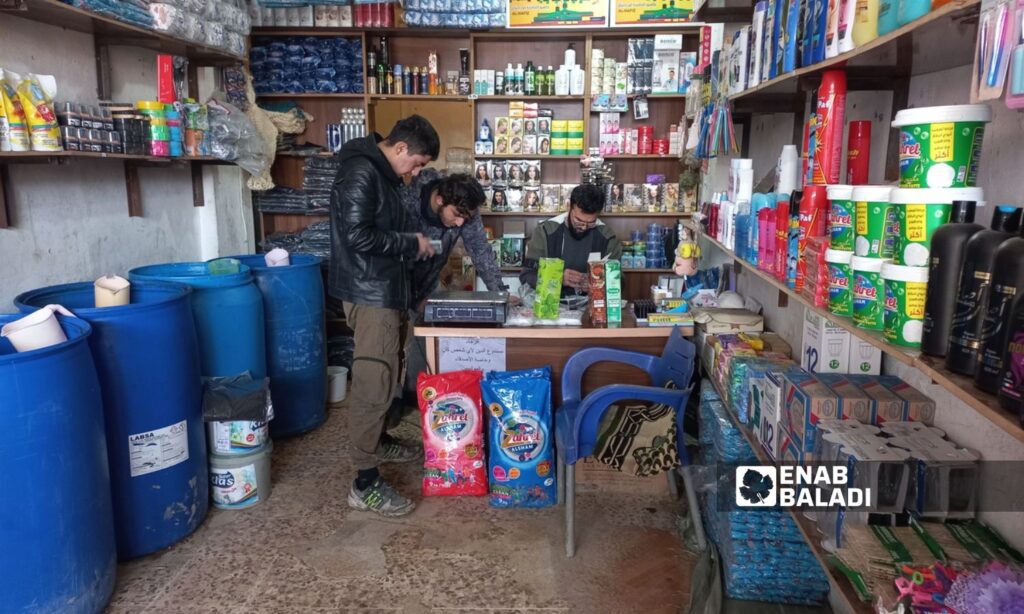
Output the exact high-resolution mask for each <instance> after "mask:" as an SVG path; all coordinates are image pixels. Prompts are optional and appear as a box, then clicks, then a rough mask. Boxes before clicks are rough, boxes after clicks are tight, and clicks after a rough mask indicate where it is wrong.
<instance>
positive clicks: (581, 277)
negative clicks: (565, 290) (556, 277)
mask: <svg viewBox="0 0 1024 614" xmlns="http://www.w3.org/2000/svg"><path fill="white" fill-rule="evenodd" d="M587 281H588V280H587V275H586V274H584V273H580V272H579V271H574V270H572V269H566V270H565V272H564V273H562V284H563V285H565V286H568V287H570V288H574V289H576V290H586V289H587V285H588V284H587Z"/></svg>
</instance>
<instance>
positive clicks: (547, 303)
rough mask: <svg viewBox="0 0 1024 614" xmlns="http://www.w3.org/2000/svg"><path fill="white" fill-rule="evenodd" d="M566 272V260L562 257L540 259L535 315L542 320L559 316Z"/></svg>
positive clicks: (534, 307) (534, 305) (534, 306)
mask: <svg viewBox="0 0 1024 614" xmlns="http://www.w3.org/2000/svg"><path fill="white" fill-rule="evenodd" d="M564 272H565V261H564V260H562V259H561V258H541V259H540V262H539V263H538V267H537V300H536V301H535V302H534V304H533V315H534V317H536V318H538V319H541V320H555V319H557V318H558V302H559V300H560V299H561V298H562V274H563V273H564Z"/></svg>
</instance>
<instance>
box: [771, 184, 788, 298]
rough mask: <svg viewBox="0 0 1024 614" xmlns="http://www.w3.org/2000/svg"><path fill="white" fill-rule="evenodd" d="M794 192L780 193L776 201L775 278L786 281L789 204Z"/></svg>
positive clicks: (773, 271)
mask: <svg viewBox="0 0 1024 614" xmlns="http://www.w3.org/2000/svg"><path fill="white" fill-rule="evenodd" d="M792 196H793V195H792V194H783V193H781V192H780V193H779V198H778V200H777V201H776V202H775V266H773V267H772V269H773V270H772V273H773V274H774V275H775V279H778V280H779V281H781V282H783V283H785V282H786V254H787V253H788V252H789V247H788V244H789V205H790V202H791V199H792Z"/></svg>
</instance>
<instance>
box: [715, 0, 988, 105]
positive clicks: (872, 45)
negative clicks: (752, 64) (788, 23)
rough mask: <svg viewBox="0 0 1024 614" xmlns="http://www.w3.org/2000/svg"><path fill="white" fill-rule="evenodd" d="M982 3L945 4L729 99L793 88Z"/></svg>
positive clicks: (954, 0)
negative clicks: (850, 48) (789, 85)
mask: <svg viewBox="0 0 1024 614" xmlns="http://www.w3.org/2000/svg"><path fill="white" fill-rule="evenodd" d="M980 1H981V0H952V2H950V3H949V4H946V5H943V6H941V7H939V8H937V9H935V10H934V11H931V12H930V13H928V14H927V15H925V16H923V17H921V18H919V19H916V20H914V21H912V22H910V23H908V24H907V25H905V26H903V27H901V28H897V29H895V30H893V31H892V32H889V33H888V34H886V35H885V36H879V37H878V38H876V39H874V40H873V41H870V42H868V43H865V44H863V45H861V46H859V47H857V48H856V49H853V50H852V51H848V52H846V53H841V54H839V55H837V56H836V57H834V58H829V59H827V60H825V61H824V62H819V63H817V64H814V65H813V66H805V67H804V68H798V69H796V70H794V71H792V72H788V73H786V74H784V75H779V76H778V77H775V78H774V79H769V80H768V81H765V82H764V83H761V84H759V85H757V86H755V87H752V88H749V89H746V90H744V91H742V92H739V93H738V94H732V95H730V96H729V99H730V100H739V99H741V98H747V97H750V96H754V95H756V94H758V93H759V92H760V93H764V92H766V91H767V90H771V89H778V87H779V86H781V85H783V84H793V85H795V84H796V83H797V80H798V79H800V78H801V77H807V76H813V75H817V74H818V73H820V72H822V71H824V70H825V69H827V68H831V67H833V66H839V65H845V63H846V62H849V61H850V60H852V59H854V58H857V57H859V56H862V55H864V54H866V53H868V52H869V51H872V50H874V49H878V48H880V47H884V46H886V45H889V44H894V43H895V42H896V40H897V39H899V38H901V37H903V36H906V35H908V34H910V33H912V32H913V31H914V30H917V29H919V28H921V27H923V26H925V25H927V24H929V23H932V22H935V21H938V20H941V19H947V18H949V17H950V16H951V15H952V14H954V13H958V12H960V11H964V10H967V9H972V8H975V7H977V6H978V5H979V4H980Z"/></svg>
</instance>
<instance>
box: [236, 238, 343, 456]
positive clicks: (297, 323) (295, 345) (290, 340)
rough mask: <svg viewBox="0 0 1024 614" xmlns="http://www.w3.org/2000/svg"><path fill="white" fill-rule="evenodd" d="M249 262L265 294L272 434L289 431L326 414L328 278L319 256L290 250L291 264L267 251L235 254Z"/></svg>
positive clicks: (304, 428)
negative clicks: (272, 260)
mask: <svg viewBox="0 0 1024 614" xmlns="http://www.w3.org/2000/svg"><path fill="white" fill-rule="evenodd" d="M234 258H236V259H238V260H240V261H241V262H242V264H244V265H246V266H248V267H249V269H250V270H251V271H252V274H253V277H254V278H255V279H256V287H257V288H259V289H260V293H261V294H263V314H264V319H265V322H266V335H267V370H268V371H269V373H270V395H271V398H272V399H273V401H274V419H273V420H272V421H271V423H270V434H271V435H272V436H274V437H275V438H276V437H288V436H290V435H297V434H299V433H304V432H306V431H308V430H310V429H314V428H316V427H318V426H320V425H321V424H322V423H323V421H324V419H325V418H326V417H327V414H326V412H325V406H326V404H327V351H326V335H325V332H324V329H325V326H326V325H325V323H324V281H323V276H322V274H321V273H320V258H318V257H316V256H308V255H304V254H291V256H290V259H291V264H290V265H288V266H277V267H268V266H267V264H266V262H265V261H264V259H263V255H255V256H234Z"/></svg>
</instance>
